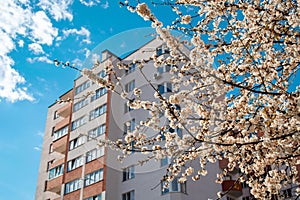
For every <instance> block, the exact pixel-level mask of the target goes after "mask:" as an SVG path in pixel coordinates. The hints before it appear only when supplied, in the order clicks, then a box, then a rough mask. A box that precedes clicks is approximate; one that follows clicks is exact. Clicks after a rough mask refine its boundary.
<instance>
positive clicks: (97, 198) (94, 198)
mask: <svg viewBox="0 0 300 200" xmlns="http://www.w3.org/2000/svg"><path fill="white" fill-rule="evenodd" d="M84 200H102V194H98V195H96V196H92V197H89V198H86V199H84Z"/></svg>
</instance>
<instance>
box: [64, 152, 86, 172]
mask: <svg viewBox="0 0 300 200" xmlns="http://www.w3.org/2000/svg"><path fill="white" fill-rule="evenodd" d="M82 165H83V157H82V156H79V157H77V158H74V159H73V160H70V161H68V164H67V171H68V172H69V171H71V170H73V169H76V168H78V167H80V166H82Z"/></svg>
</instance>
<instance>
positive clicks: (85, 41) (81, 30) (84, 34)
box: [63, 27, 91, 44]
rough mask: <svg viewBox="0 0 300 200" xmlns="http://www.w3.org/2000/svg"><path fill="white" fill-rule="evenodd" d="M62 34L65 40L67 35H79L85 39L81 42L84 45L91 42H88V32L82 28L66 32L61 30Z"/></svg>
mask: <svg viewBox="0 0 300 200" xmlns="http://www.w3.org/2000/svg"><path fill="white" fill-rule="evenodd" d="M63 34H64V37H65V38H67V37H68V36H69V35H73V34H75V35H81V36H85V39H83V40H82V42H83V43H86V44H90V43H91V40H90V35H91V33H90V31H89V30H88V29H86V28H84V27H81V29H80V30H78V29H75V28H73V29H67V30H63ZM77 39H78V38H77Z"/></svg>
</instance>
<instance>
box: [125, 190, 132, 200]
mask: <svg viewBox="0 0 300 200" xmlns="http://www.w3.org/2000/svg"><path fill="white" fill-rule="evenodd" d="M122 200H134V190H132V191H130V192H126V193H124V194H122Z"/></svg>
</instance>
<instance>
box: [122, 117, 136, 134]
mask: <svg viewBox="0 0 300 200" xmlns="http://www.w3.org/2000/svg"><path fill="white" fill-rule="evenodd" d="M134 129H135V119H132V120H130V121H128V122H126V123H124V135H125V134H127V133H128V132H132V131H134Z"/></svg>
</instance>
